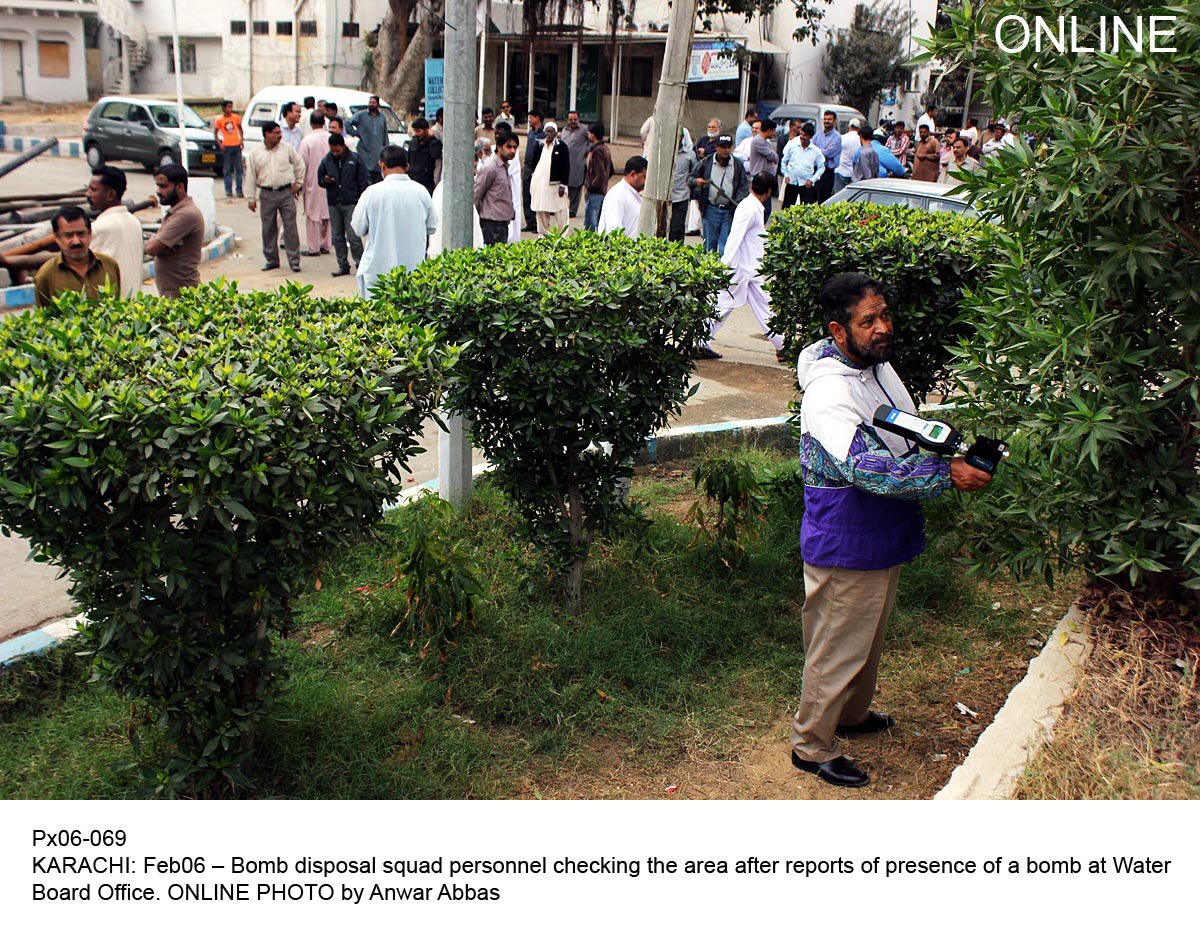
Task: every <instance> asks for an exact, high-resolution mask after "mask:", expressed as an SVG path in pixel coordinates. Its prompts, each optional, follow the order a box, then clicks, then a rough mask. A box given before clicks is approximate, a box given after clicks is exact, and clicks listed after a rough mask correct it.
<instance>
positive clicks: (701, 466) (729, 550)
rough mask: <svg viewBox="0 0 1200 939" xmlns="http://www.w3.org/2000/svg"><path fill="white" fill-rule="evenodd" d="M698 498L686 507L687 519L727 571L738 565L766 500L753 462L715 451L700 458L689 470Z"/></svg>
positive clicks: (743, 455)
mask: <svg viewBox="0 0 1200 939" xmlns="http://www.w3.org/2000/svg"><path fill="white" fill-rule="evenodd" d="M692 486H693V487H694V488H695V489H697V490H699V492H700V493H701V495H702V497H703V498H701V499H698V500H696V501H695V502H693V503H692V507H691V508H690V509H688V513H687V519H686V520H687V521H688V522H690V523H691V524H694V525H695V526H696V527H697V529H698V532H697V538H698V537H699V536H700V535H701V534H704V535H706V536H707V537H708V539H709V542H710V543H711V544H712V547H713V550H714V551H715V552H716V554H717V557H719V558H720V559H721V563H722V564H724V565H725V566H726V568H728V569H729V570H731V571H732V570H733V569H734V568H735V567H739V566H741V564H742V562H743V561H744V560H745V556H746V537H747V535H748V534H749V533H750V532H751V530H752V529H753V528H754V526H755V525H756V524H757V523H758V522H759V520H760V519H761V518H762V517H763V515H764V514H765V513H766V509H767V500H766V498H765V496H764V493H763V484H762V481H760V479H759V478H758V474H757V472H756V471H755V465H754V461H753V460H752V459H751V458H750V457H749V456H748V455H747V454H746V453H744V452H741V451H737V450H718V451H715V452H713V453H709V454H707V455H706V456H704V457H702V458H701V459H700V461H699V462H698V463H697V464H696V468H695V470H694V471H693V472H692Z"/></svg>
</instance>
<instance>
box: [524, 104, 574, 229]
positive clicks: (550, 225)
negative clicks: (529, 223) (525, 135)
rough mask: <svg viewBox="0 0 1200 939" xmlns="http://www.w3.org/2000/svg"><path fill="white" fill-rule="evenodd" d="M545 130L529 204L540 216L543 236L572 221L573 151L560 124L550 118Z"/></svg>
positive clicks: (538, 227) (564, 226) (535, 214)
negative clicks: (561, 133)
mask: <svg viewBox="0 0 1200 939" xmlns="http://www.w3.org/2000/svg"><path fill="white" fill-rule="evenodd" d="M542 130H543V131H544V132H545V135H546V136H545V137H544V138H543V139H542V142H541V145H540V146H541V148H542V152H541V154H540V155H539V156H538V162H537V166H535V167H534V169H533V178H532V179H531V180H530V181H529V205H530V208H532V209H533V213H534V216H535V217H536V218H537V229H538V234H539V235H545V234H547V233H548V232H550V231H551V230H553V229H556V228H558V229H562V228H566V227H567V226H568V225H569V224H570V220H569V219H570V216H569V211H568V210H569V209H570V196H569V193H568V184H569V182H570V178H571V151H570V150H568V149H567V145H566V144H565V143H563V142H562V141H561V140H559V139H558V125H556V124H555V123H554V122H553V121H546V123H545V124H543V125H542Z"/></svg>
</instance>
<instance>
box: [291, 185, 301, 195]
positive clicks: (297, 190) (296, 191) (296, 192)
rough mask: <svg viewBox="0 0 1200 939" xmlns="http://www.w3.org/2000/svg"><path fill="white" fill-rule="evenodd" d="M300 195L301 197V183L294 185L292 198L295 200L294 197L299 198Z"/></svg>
mask: <svg viewBox="0 0 1200 939" xmlns="http://www.w3.org/2000/svg"><path fill="white" fill-rule="evenodd" d="M298 195H300V184H299V183H292V196H293V198H294V197H296V196H298Z"/></svg>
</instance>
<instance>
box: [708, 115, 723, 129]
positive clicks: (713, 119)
mask: <svg viewBox="0 0 1200 939" xmlns="http://www.w3.org/2000/svg"><path fill="white" fill-rule="evenodd" d="M708 123H710V124H716V125H717V129H718V130H720V129H721V128H722V127H724V126H725V125H724V124H722V123H721V119H720V118H719V117H710V118H709V119H708Z"/></svg>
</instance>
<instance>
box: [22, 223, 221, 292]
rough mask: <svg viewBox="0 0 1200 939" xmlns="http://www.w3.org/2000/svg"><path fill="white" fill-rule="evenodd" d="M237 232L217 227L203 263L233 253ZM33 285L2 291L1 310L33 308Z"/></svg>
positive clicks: (149, 270) (145, 275)
mask: <svg viewBox="0 0 1200 939" xmlns="http://www.w3.org/2000/svg"><path fill="white" fill-rule="evenodd" d="M234 238H235V232H234V230H233V229H232V228H225V227H222V226H219V225H218V226H217V237H216V238H214V239H213V240H212V241H210V242H209V243H208V244H206V245H205V246H204V247H203V248H201V249H200V260H201V261H215V260H216V259H217V258H221V257H224V256H225V255H227V254H230V253H231V252H232V251H233V242H234ZM142 279H143V280H153V279H154V262H153V261H147V262H146V263H145V264H144V265H142ZM33 303H34V291H33V284H21V285H20V286H18V287H5V288H3V289H2V290H0V310H16V309H20V308H22V307H27V306H33Z"/></svg>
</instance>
